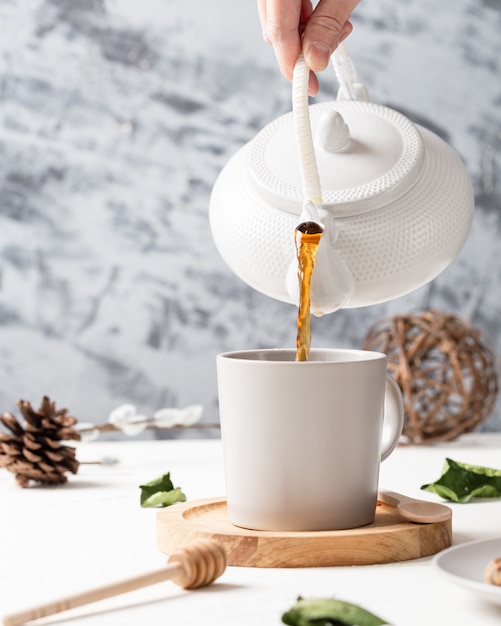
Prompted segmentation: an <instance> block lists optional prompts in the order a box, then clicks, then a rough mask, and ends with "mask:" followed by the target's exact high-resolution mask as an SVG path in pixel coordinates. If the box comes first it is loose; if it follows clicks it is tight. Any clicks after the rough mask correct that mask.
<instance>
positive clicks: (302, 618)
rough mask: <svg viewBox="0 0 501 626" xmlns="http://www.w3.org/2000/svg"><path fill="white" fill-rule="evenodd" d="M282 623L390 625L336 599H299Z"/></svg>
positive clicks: (303, 625) (294, 625) (305, 625)
mask: <svg viewBox="0 0 501 626" xmlns="http://www.w3.org/2000/svg"><path fill="white" fill-rule="evenodd" d="M282 622H283V623H284V624H288V625H289V626H329V625H334V624H336V625H339V626H382V625H383V624H387V623H388V622H385V621H383V620H382V619H381V618H380V617H377V616H376V615H374V614H373V613H369V611H366V610H365V609H363V608H362V607H360V606H358V605H356V604H351V603H350V602H344V601H343V600H336V599H335V598H318V599H312V600H305V599H303V598H298V600H297V602H296V604H295V605H294V606H293V607H292V608H291V609H290V610H289V611H287V613H284V614H283V615H282Z"/></svg>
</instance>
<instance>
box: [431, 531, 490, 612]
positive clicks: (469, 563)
mask: <svg viewBox="0 0 501 626" xmlns="http://www.w3.org/2000/svg"><path fill="white" fill-rule="evenodd" d="M496 558H501V537H498V538H495V539H480V540H478V541H471V542H469V543H462V544H459V545H457V546H453V547H452V548H447V550H444V551H443V552H440V553H439V554H437V556H435V557H434V558H433V561H432V564H433V565H434V566H435V567H436V568H437V569H438V570H439V571H440V572H442V574H444V575H445V576H446V577H447V578H448V579H449V580H451V581H452V582H455V583H457V584H458V585H461V586H462V587H465V588H466V589H469V590H470V591H473V592H475V593H476V594H477V595H481V596H482V597H483V598H485V599H486V600H489V601H490V602H496V603H497V604H501V587H498V586H497V585H490V584H488V583H486V582H484V572H485V568H486V567H487V564H488V563H489V562H490V561H492V559H496Z"/></svg>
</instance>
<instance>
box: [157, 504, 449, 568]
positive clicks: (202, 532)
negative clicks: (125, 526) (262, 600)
mask: <svg viewBox="0 0 501 626" xmlns="http://www.w3.org/2000/svg"><path fill="white" fill-rule="evenodd" d="M199 537H208V538H211V539H215V540H216V541H219V542H221V543H222V544H224V546H225V548H226V551H227V555H228V565H239V566H246V567H329V566H336V565H374V564H376V563H392V562H397V561H407V560H410V559H418V558H420V557H424V556H430V555H431V554H436V553H437V552H440V551H441V550H444V549H445V548H448V547H449V546H450V545H451V543H452V521H451V520H450V519H449V520H446V521H442V522H434V523H430V524H416V523H414V522H407V521H405V520H403V519H402V518H401V517H400V516H399V515H398V513H397V511H396V509H395V507H393V506H389V505H387V504H382V503H378V505H377V507H376V518H375V520H374V522H373V523H372V524H369V525H368V526H363V527H361V528H353V529H349V530H333V531H316V532H276V531H258V530H247V529H245V528H240V527H238V526H234V525H233V524H231V523H230V522H229V520H228V513H227V509H226V500H225V499H224V498H210V499H207V500H193V501H192V502H184V503H177V504H175V505H173V506H170V507H168V508H166V509H163V510H162V511H159V513H158V514H157V545H158V548H159V549H160V551H161V552H163V553H165V554H171V553H172V552H173V551H175V550H177V549H179V547H180V546H183V545H185V544H186V543H188V542H190V541H192V540H194V539H197V538H199Z"/></svg>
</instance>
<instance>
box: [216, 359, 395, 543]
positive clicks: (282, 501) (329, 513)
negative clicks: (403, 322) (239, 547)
mask: <svg viewBox="0 0 501 626" xmlns="http://www.w3.org/2000/svg"><path fill="white" fill-rule="evenodd" d="M294 359H295V351H294V350H250V351H246V352H229V353H225V354H220V355H218V357H217V376H218V390H219V409H220V417H221V436H222V442H223V452H224V463H225V476H226V498H227V503H228V516H229V519H230V521H231V522H232V523H233V524H235V525H237V526H242V527H245V528H252V529H257V530H275V531H288V530H291V531H316V530H338V529H343V528H356V527H359V526H364V525H365V524H370V523H371V522H372V521H373V520H374V517H375V509H376V502H377V491H378V478H379V465H380V462H381V460H383V459H385V458H386V457H387V456H388V455H389V454H390V453H391V452H392V451H393V449H394V448H395V446H396V444H397V442H398V439H399V436H400V434H401V432H402V426H403V419H404V409H403V402H402V396H401V393H400V390H399V388H398V386H397V385H396V383H395V382H394V380H393V379H392V378H391V377H390V376H387V374H386V356H385V355H384V354H382V353H379V352H369V351H364V350H335V349H325V350H320V349H312V350H311V351H310V356H309V360H308V361H303V362H296V361H295V360H294ZM383 415H384V419H383Z"/></svg>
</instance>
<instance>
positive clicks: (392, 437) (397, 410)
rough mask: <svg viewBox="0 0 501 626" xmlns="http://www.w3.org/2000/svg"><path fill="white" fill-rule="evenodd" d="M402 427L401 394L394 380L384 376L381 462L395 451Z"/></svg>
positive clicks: (402, 407) (402, 404)
mask: <svg viewBox="0 0 501 626" xmlns="http://www.w3.org/2000/svg"><path fill="white" fill-rule="evenodd" d="M403 427H404V401H403V398H402V392H401V391H400V387H399V386H398V385H397V383H396V382H395V380H394V379H393V378H392V377H391V376H390V374H387V375H386V392H385V395H384V421H383V438H382V445H381V461H384V460H385V459H386V458H387V457H389V456H390V454H391V453H392V452H393V450H394V449H395V447H396V445H397V443H398V441H399V439H400V436H401V434H402V429H403Z"/></svg>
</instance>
